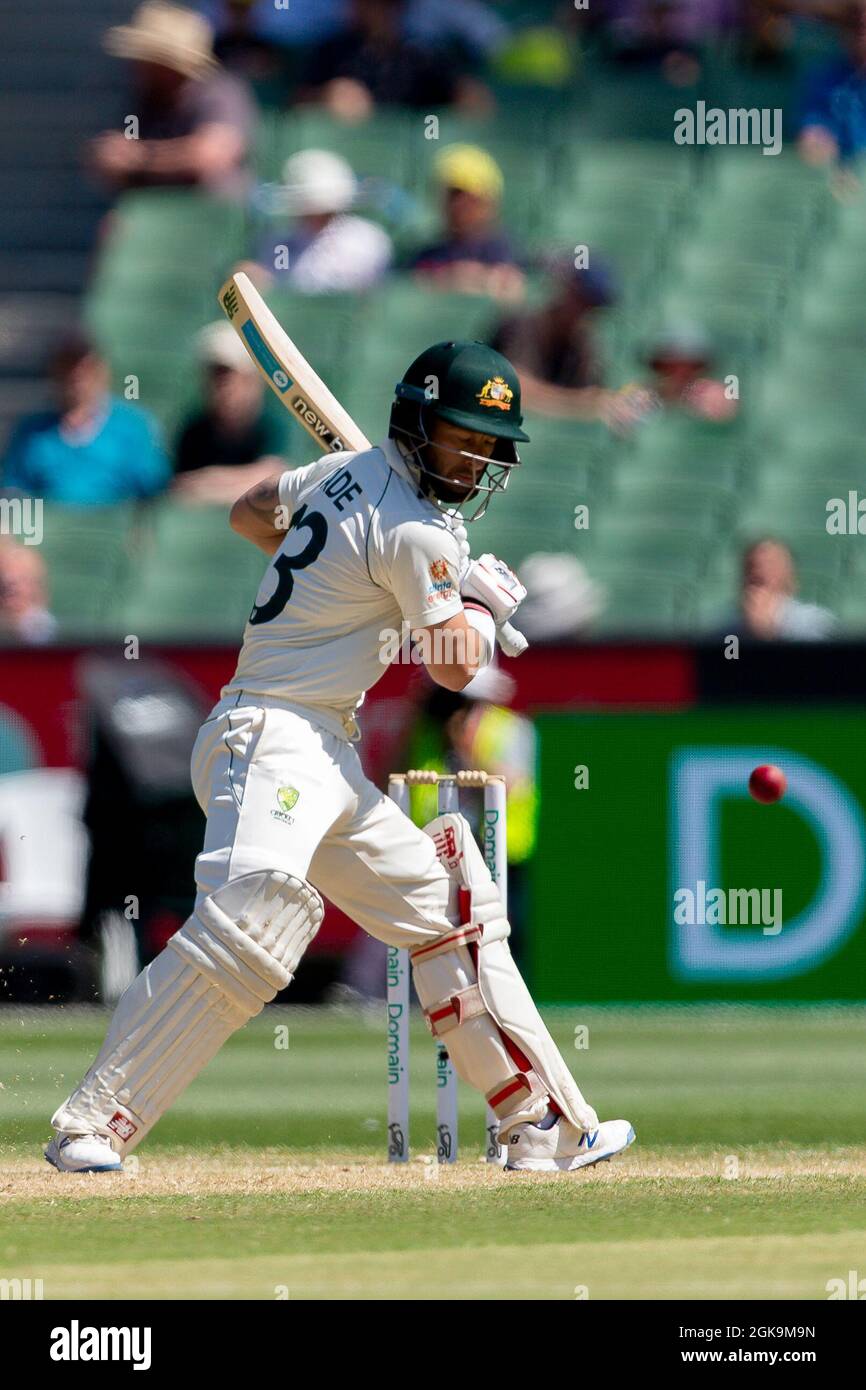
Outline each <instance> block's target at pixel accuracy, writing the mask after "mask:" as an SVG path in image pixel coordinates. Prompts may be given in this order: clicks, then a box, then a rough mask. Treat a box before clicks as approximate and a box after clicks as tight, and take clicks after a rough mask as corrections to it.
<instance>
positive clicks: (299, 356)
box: [218, 270, 529, 656]
mask: <svg viewBox="0 0 866 1390" xmlns="http://www.w3.org/2000/svg"><path fill="white" fill-rule="evenodd" d="M218 298H219V302H220V305H221V306H222V309H223V311H224V312H225V315H226V317H227V318H228V321H229V323H230V324H231V326H232V328H233V329H234V330H235V332H236V333H237V335H238V337H239V338H240V340H241V342H242V343H243V344H244V347H245V348H246V350H247V352H248V353H249V355H250V357H251V358H252V360H253V362H254V363H255V365H256V366H257V367H258V369H259V372H260V373H261V375H262V376H263V377H264V379H265V381H266V382H267V383H268V385H269V386H270V388H271V390H272V391H273V392H274V394H275V395H276V396H278V397H279V399H280V400H281V401H282V403H283V405H284V406H285V408H286V410H288V411H289V413H290V414H291V415H293V416H294V418H295V419H296V420H297V421H298V424H299V425H302V426H303V428H304V429H305V430H306V431H307V433H308V434H309V435H310V436H311V437H312V438H313V439H314V440H315V442H316V443H317V444H318V446H319V448H320V449H321V450H322V453H332V454H338V453H340V452H341V451H342V450H344V449H347V450H351V451H357V452H361V451H362V450H364V449H369V448H370V441H369V439H368V438H367V437H366V435H365V434H364V433H363V431H362V430H361V429H359V428H358V426H357V425H356V424H355V421H354V420H353V419H352V417H351V415H349V413H348V411H346V410H344V409H343V407H342V406H341V405H340V402H339V401H338V400H337V398H336V396H334V395H333V394H332V392H331V391H329V390H328V388H327V386H326V385H325V383H324V382H323V381H322V379H321V377H319V376H317V375H316V373H315V372H314V371H313V369H312V367H311V366H310V364H309V362H308V361H307V359H306V358H305V357H304V355H303V353H302V352H301V351H300V349H299V348H298V347H297V345H296V344H295V343H293V342H292V340H291V338H290V337H289V335H288V333H287V332H286V330H285V329H284V328H283V326H282V324H281V323H280V322H279V320H278V319H277V318H276V317H275V316H274V315H273V314H272V313H271V311H270V309H269V308H268V306H267V304H266V303H265V301H264V299H263V298H262V296H261V295H260V294H259V292H258V290H257V289H256V287H255V285H254V284H253V282H252V281H251V280H250V278H249V276H248V275H245V274H244V272H243V271H242V270H239V271H238V272H237V273H236V274H235V275H232V276H231V278H230V279H228V280H227V281H226V283H225V284H224V285H223V287H222V289H221V290H220V292H219V295H218ZM496 635H497V640H498V642H499V645H500V647H501V648H502V650H503V651H504V653H505V655H506V656H519V655H520V654H521V652H524V651H525V650H526V648H527V647H528V646H529V643H528V642H527V640H526V638H525V637H524V636H523V634H522V633H521V632H518V631H517V630H516V628H513V627H512V626H511V624H510V623H502V624H501V625H500V626H499V627H498V628H497V630H496Z"/></svg>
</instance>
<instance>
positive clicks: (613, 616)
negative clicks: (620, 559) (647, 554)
mask: <svg viewBox="0 0 866 1390" xmlns="http://www.w3.org/2000/svg"><path fill="white" fill-rule="evenodd" d="M587 568H588V570H589V573H590V576H591V578H593V579H594V580H596V581H598V582H599V583H600V584H601V585H602V588H603V592H604V607H603V609H602V612H601V614H600V615H599V617H598V618H596V620H595V622H594V624H593V631H594V632H595V633H596V634H601V633H603V634H605V635H606V636H610V637H619V636H629V637H634V636H639V635H643V636H648V637H660V636H667V635H673V634H676V633H685V632H688V631H690V630H691V629H692V628H693V626H694V623H695V597H694V589H693V586H692V585H691V584H689V583H687V582H683V581H681V580H679V579H672V578H668V577H665V576H662V575H659V574H658V573H657V572H656V571H655V570H654V569H653V570H647V571H637V572H634V571H633V572H630V573H628V574H625V575H624V574H623V573H622V572H617V571H616V569H607V568H605V567H603V566H599V565H593V564H591V563H590V564H588V565H587Z"/></svg>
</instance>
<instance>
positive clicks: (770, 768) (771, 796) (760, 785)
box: [749, 763, 788, 806]
mask: <svg viewBox="0 0 866 1390" xmlns="http://www.w3.org/2000/svg"><path fill="white" fill-rule="evenodd" d="M787 785H788V779H787V777H786V776H785V774H784V772H783V771H782V769H781V768H780V767H775V766H774V765H773V764H772V763H764V764H762V766H761V767H756V768H755V769H754V771H753V772H752V774H751V776H750V777H749V791H750V793H751V795H752V796H753V797H754V798H755V800H756V801H760V802H761V803H762V804H763V805H764V806H769V805H771V803H772V802H774V801H778V800H779V799H780V797H783V796H784V795H785V788H786V787H787Z"/></svg>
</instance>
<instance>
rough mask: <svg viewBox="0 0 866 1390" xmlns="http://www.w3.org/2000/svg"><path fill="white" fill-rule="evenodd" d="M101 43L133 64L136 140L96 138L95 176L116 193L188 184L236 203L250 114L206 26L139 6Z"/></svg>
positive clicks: (166, 9)
mask: <svg viewBox="0 0 866 1390" xmlns="http://www.w3.org/2000/svg"><path fill="white" fill-rule="evenodd" d="M104 42H105V47H106V48H107V49H108V51H109V53H113V54H115V55H116V56H117V57H120V58H125V59H128V60H130V61H131V62H132V63H133V66H134V74H135V85H136V88H137V95H138V101H137V105H136V108H135V109H136V115H137V116H138V122H139V125H138V131H137V138H131V137H129V136H128V135H127V134H125V133H121V132H120V131H118V130H113V131H105V132H103V134H102V135H99V136H97V137H96V139H95V140H94V141H93V142H92V143H91V146H90V158H91V162H92V165H93V167H94V168H95V170H96V171H97V172H98V173H99V174H100V175H101V176H102V177H103V178H104V179H106V180H107V181H108V182H109V183H110V184H112V185H113V186H114V187H115V188H137V187H144V186H153V185H166V184H168V185H186V186H199V187H202V188H207V189H209V190H212V191H215V192H219V193H222V194H226V195H233V196H241V195H242V194H243V193H244V192H245V190H246V187H247V184H248V177H247V172H246V160H247V155H248V152H249V147H250V143H251V137H252V133H253V128H254V124H255V107H254V104H253V101H252V98H251V96H250V94H249V92H248V89H247V87H246V86H245V84H244V83H243V82H241V81H240V79H239V78H237V77H233V76H232V75H231V74H230V73H227V72H225V71H224V70H223V69H222V68H221V67H220V65H219V63H218V62H217V61H216V59H215V57H214V54H213V35H212V31H211V29H210V26H209V25H208V24H207V23H206V21H205V20H204V19H202V17H201V16H200V15H197V14H195V13H194V12H193V11H192V10H187V9H184V8H183V7H182V6H180V5H172V4H167V3H165V0H144V3H143V4H142V5H140V6H139V8H138V9H137V10H136V12H135V14H134V15H133V18H132V22H131V23H130V24H120V25H117V26H115V27H114V28H112V29H109V30H108V32H107V34H106V36H105V40H104Z"/></svg>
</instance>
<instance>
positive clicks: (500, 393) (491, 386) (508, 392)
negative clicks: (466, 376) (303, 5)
mask: <svg viewBox="0 0 866 1390" xmlns="http://www.w3.org/2000/svg"><path fill="white" fill-rule="evenodd" d="M513 397H514V392H513V391H512V389H511V387H510V386H509V385H508V382H507V381H506V380H505V377H504V376H495V377H493V379H492V380H490V378H488V380H487V381H485V383H484V385H483V386H482V388H481V390H480V391H479V392H478V395H477V396H476V397H475V399H476V400H477V401H478V402H479V403H480V404H481V405H486V406H488V407H490V408H492V409H494V410H510V409H511V401H512V399H513Z"/></svg>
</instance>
